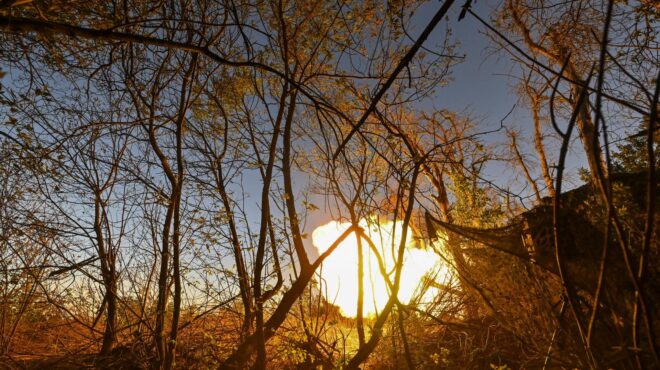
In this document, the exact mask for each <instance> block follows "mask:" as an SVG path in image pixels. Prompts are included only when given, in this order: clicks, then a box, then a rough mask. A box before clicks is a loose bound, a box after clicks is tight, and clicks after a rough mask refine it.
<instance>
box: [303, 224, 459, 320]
mask: <svg viewBox="0 0 660 370" xmlns="http://www.w3.org/2000/svg"><path fill="white" fill-rule="evenodd" d="M359 225H360V226H361V227H362V228H363V229H364V230H365V232H366V233H367V235H369V237H370V239H371V240H372V241H373V243H374V245H375V246H376V248H377V249H378V252H379V255H380V256H381V258H382V260H383V262H384V264H385V266H386V270H387V272H388V273H390V280H391V281H393V280H394V273H393V269H394V260H395V258H394V256H395V255H396V253H397V251H398V248H399V243H400V242H401V234H402V231H403V222H402V221H388V220H380V221H379V220H378V219H377V218H375V217H374V218H369V219H367V220H365V219H363V220H360V222H359ZM349 227H350V223H342V222H336V221H330V222H329V223H327V224H325V225H322V226H319V227H318V228H316V229H315V230H314V232H313V233H312V243H313V244H314V246H315V247H316V248H317V249H318V250H319V253H323V252H324V251H326V250H327V248H328V247H330V245H332V243H333V242H334V241H335V240H336V239H337V238H338V237H339V236H340V235H341V234H342V233H343V232H344V231H346V229H348V228H349ZM416 244H418V243H416V242H415V241H414V239H413V232H412V229H409V230H408V237H407V240H406V251H405V254H404V262H403V267H402V272H401V283H400V288H399V292H398V294H397V296H398V298H399V300H400V301H401V302H403V303H408V302H409V301H410V299H411V298H413V296H414V295H415V293H416V291H417V288H418V286H419V284H420V282H422V281H423V278H424V276H425V275H426V274H429V273H432V272H434V271H435V272H437V271H441V270H443V269H444V266H443V264H442V263H441V259H440V257H439V256H438V255H437V254H436V253H435V252H434V251H433V250H430V249H422V248H419V246H418V245H416ZM362 251H363V256H364V282H363V283H364V284H363V286H364V314H365V315H367V316H368V315H372V314H374V313H376V312H377V311H378V312H379V311H381V310H382V309H383V308H384V307H385V305H386V304H387V301H388V299H389V297H390V293H389V289H388V287H387V283H386V281H385V279H384V278H383V277H382V274H381V272H380V269H379V266H378V258H377V256H376V254H375V253H374V252H373V250H372V249H371V248H370V247H369V245H368V244H367V242H366V241H365V240H364V238H363V240H362ZM357 270H358V244H357V237H356V235H355V234H352V235H351V236H350V237H348V238H346V239H345V240H344V241H343V242H342V243H341V244H340V245H339V246H338V247H337V249H336V250H335V251H334V252H333V253H332V254H331V255H330V256H329V257H328V258H327V259H326V260H325V261H324V262H323V265H322V276H323V284H324V288H323V290H324V291H325V293H326V294H327V297H326V298H327V299H328V300H329V301H330V302H332V303H334V304H336V305H337V306H339V307H340V308H341V311H342V314H344V315H345V316H349V317H355V316H356V315H357V296H358V271H357ZM444 270H445V271H446V269H444ZM427 297H428V294H427V295H425V296H423V298H427Z"/></svg>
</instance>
